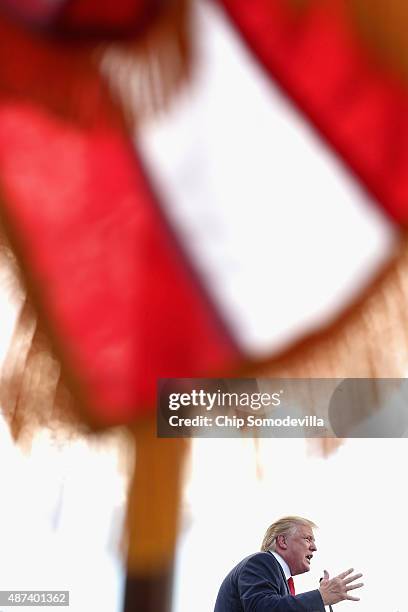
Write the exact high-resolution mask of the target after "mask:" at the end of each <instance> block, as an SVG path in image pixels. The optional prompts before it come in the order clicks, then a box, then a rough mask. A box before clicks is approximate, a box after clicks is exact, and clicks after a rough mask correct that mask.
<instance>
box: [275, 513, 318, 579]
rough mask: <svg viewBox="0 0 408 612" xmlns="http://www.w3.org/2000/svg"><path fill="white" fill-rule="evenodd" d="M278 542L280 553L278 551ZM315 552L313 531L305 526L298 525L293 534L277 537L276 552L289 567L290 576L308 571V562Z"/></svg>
mask: <svg viewBox="0 0 408 612" xmlns="http://www.w3.org/2000/svg"><path fill="white" fill-rule="evenodd" d="M279 541H280V544H281V545H282V551H279ZM316 550H317V548H316V544H315V539H314V535H313V530H312V528H311V527H308V526H306V525H298V526H297V527H296V530H295V531H294V532H293V533H290V534H287V535H285V536H278V549H277V552H278V553H279V554H281V556H282V557H283V558H284V559H285V561H286V563H287V564H288V565H289V567H290V571H291V574H292V576H296V575H297V574H303V573H304V572H308V571H309V570H310V562H311V560H312V557H313V553H314V552H315V551H316Z"/></svg>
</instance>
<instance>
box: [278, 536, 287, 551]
mask: <svg viewBox="0 0 408 612" xmlns="http://www.w3.org/2000/svg"><path fill="white" fill-rule="evenodd" d="M276 544H277V545H278V548H281V549H283V550H285V549H286V548H287V547H288V544H287V542H286V536H284V535H283V534H280V535H278V536H277V537H276Z"/></svg>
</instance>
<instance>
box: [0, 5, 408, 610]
mask: <svg viewBox="0 0 408 612" xmlns="http://www.w3.org/2000/svg"><path fill="white" fill-rule="evenodd" d="M197 19H199V20H200V23H201V34H200V36H199V37H198V42H199V44H200V46H201V50H202V55H201V58H202V59H201V67H200V71H199V76H198V77H197V79H196V81H195V85H194V87H193V89H192V90H191V92H190V93H189V94H188V95H186V96H184V98H183V101H182V103H180V105H179V106H178V107H177V109H176V111H174V112H173V113H172V114H171V116H170V117H168V118H166V123H163V122H158V123H156V124H154V125H151V126H149V127H147V128H146V129H145V130H144V132H143V134H142V135H141V141H142V149H143V152H144V154H145V156H146V159H147V160H148V161H149V163H152V164H153V163H154V164H155V171H154V173H155V176H156V179H157V180H158V181H159V183H160V185H161V186H162V188H163V189H166V193H167V194H168V199H167V213H168V214H169V216H170V218H171V220H172V222H173V223H174V226H175V228H176V229H177V231H178V232H179V233H180V235H181V236H183V238H184V239H185V244H186V248H187V250H188V251H189V253H190V255H191V256H192V257H193V258H194V262H195V265H196V266H197V268H198V269H199V270H200V271H201V273H202V274H204V276H205V278H206V281H207V283H208V287H209V291H210V293H211V295H212V297H213V299H214V300H215V301H216V302H217V304H218V305H219V307H220V309H221V310H222V312H223V313H224V316H225V317H226V318H227V319H228V321H229V322H230V325H231V326H232V327H233V328H234V329H235V330H236V333H238V334H239V338H240V341H241V343H242V345H243V346H245V347H246V348H247V350H249V351H252V352H259V351H261V352H262V351H265V350H267V348H271V347H275V348H276V347H278V346H280V345H281V344H282V342H286V341H288V340H290V339H291V338H293V337H294V335H295V334H296V333H299V331H300V330H302V329H305V327H306V328H310V327H313V326H314V325H316V324H318V323H319V322H321V320H322V319H324V318H326V317H328V316H330V313H333V310H336V309H337V308H340V307H341V305H342V304H343V303H344V302H345V301H346V300H347V298H348V297H349V296H350V295H351V294H353V292H354V291H356V290H358V289H359V288H361V284H362V283H364V282H365V281H366V279H367V278H368V277H369V275H370V273H372V272H373V271H375V269H376V267H377V265H378V263H380V262H381V261H383V260H384V259H386V257H387V254H388V253H389V251H390V248H391V243H392V238H393V231H392V228H391V227H390V226H389V225H388V224H387V223H386V221H385V220H384V218H382V216H381V215H380V214H379V213H378V212H377V211H376V210H375V208H372V207H371V206H370V204H369V203H368V201H367V199H366V198H365V197H363V195H362V194H361V192H360V191H359V189H358V188H357V187H356V186H355V185H354V184H353V183H352V182H351V181H350V180H349V179H348V178H347V177H346V175H345V173H344V171H343V170H342V169H341V167H340V166H339V164H338V163H337V162H336V161H335V159H334V158H333V156H331V155H329V154H328V153H327V152H325V151H323V150H322V149H321V148H320V146H319V143H318V141H317V139H316V138H315V136H314V135H313V133H312V132H311V130H310V129H309V128H308V127H305V125H303V123H302V122H301V121H300V120H299V118H298V117H297V116H296V115H295V114H294V112H293V110H291V109H289V108H288V107H287V106H286V105H285V104H284V102H283V99H282V97H281V96H280V94H279V93H278V92H277V91H275V90H273V88H272V87H271V86H270V85H269V84H267V83H266V81H265V79H264V78H263V76H262V74H261V73H260V71H259V70H257V69H256V68H255V67H254V66H253V65H252V64H251V62H250V61H249V59H248V57H247V55H246V54H245V52H243V51H242V49H241V47H240V45H239V43H238V42H237V40H236V39H235V38H234V37H233V36H232V35H231V34H230V32H229V31H228V29H227V28H226V26H225V24H223V22H222V20H220V17H219V15H217V13H216V11H215V10H213V9H209V8H207V10H206V11H200V13H199V14H198V15H197ZM255 152H256V154H257V157H256V162H257V163H256V164H255V163H254V159H255ZM271 179H272V180H271ZM164 186H165V187H164ZM294 221H295V222H294ZM294 245H296V251H295V250H294V248H293V247H294ZM1 300H2V301H1V302H0V317H1V319H0V320H1V342H0V359H1V356H2V355H3V354H4V351H5V349H6V347H7V342H8V339H9V336H10V333H11V330H12V325H13V320H14V318H15V312H14V311H13V308H12V305H11V304H10V303H9V302H8V299H7V295H3V296H2V298H1ZM407 459H408V446H407V441H406V440H405V439H399V440H352V441H348V442H346V443H345V444H344V445H343V446H342V447H341V448H340V449H339V450H338V451H336V453H335V454H333V455H332V456H331V457H330V458H328V459H322V458H319V457H317V456H316V455H313V453H312V452H311V448H310V446H309V445H308V444H307V443H306V442H305V441H304V440H273V439H268V440H263V441H261V442H260V445H259V452H258V455H257V454H256V453H255V447H254V444H253V443H252V442H251V441H248V440H210V439H205V440H203V439H201V440H197V441H195V442H194V445H193V452H192V458H191V471H190V476H189V480H188V482H187V483H186V487H185V500H184V505H183V508H184V510H183V528H182V533H181V536H180V543H179V550H178V558H177V580H176V589H175V596H174V610H173V612H193V611H194V612H211V610H212V608H213V605H214V601H215V597H216V593H217V589H218V587H219V584H220V583H221V581H222V579H223V577H224V575H225V574H226V573H227V571H229V569H231V567H232V566H233V565H234V564H235V563H237V562H238V561H239V560H240V559H241V558H242V557H244V556H246V555H247V554H250V553H252V552H254V551H255V550H258V549H259V546H260V542H261V540H262V537H263V533H264V531H265V529H266V527H267V526H268V525H269V524H270V523H271V522H272V521H273V520H275V519H276V518H278V517H279V516H281V515H284V514H293V513H295V514H300V515H305V516H307V517H309V518H311V519H313V520H314V521H315V522H316V523H317V524H318V525H319V530H318V533H317V545H318V549H319V550H318V552H317V554H316V555H315V557H314V559H313V562H312V569H311V572H310V573H308V574H307V575H305V576H302V577H300V578H298V579H297V580H296V584H297V589H298V591H301V590H306V589H309V588H315V587H316V585H317V583H318V579H319V577H320V576H321V575H322V572H323V569H325V568H326V569H328V570H329V571H330V573H333V574H335V573H338V572H340V571H342V570H344V569H346V568H348V567H350V566H354V567H355V568H356V569H358V570H360V571H363V572H364V574H365V578H364V581H365V583H366V586H365V588H364V590H363V591H362V593H361V597H362V599H361V602H360V603H354V604H353V603H350V604H349V603H342V604H339V605H338V606H337V607H336V608H335V610H339V611H340V610H344V612H347V611H348V610H350V611H351V610H355V612H373V610H379V611H381V612H408V603H407V602H406V594H405V587H404V578H405V557H406V553H405V551H406V550H408V533H407V529H406V525H405V517H406V516H407V510H408V508H407V501H406V495H405V486H404V484H403V483H404V481H405V478H404V466H405V465H406V463H407ZM257 463H258V464H259V465H260V466H261V467H262V472H263V477H262V478H261V479H259V478H257ZM118 466H119V454H118V450H117V448H116V446H115V440H114V439H112V440H111V441H110V443H107V445H106V448H101V447H99V448H96V447H95V446H92V445H89V444H88V443H86V442H84V441H78V442H75V443H71V444H68V445H65V446H64V445H63V446H59V447H57V446H55V445H53V444H52V443H51V441H50V439H49V437H48V436H47V435H46V434H42V435H40V436H39V437H38V438H37V439H36V441H35V443H34V446H33V450H32V453H31V455H30V456H26V455H24V454H22V452H21V451H20V450H18V449H16V448H15V447H14V446H13V444H12V442H11V440H10V436H9V434H8V431H7V429H6V427H5V425H3V424H1V423H0V490H1V491H2V496H1V500H0V590H11V589H17V588H18V589H24V590H27V589H37V590H38V589H69V590H70V591H71V606H70V610H71V611H72V612H88V611H89V610H93V609H94V610H98V612H120V610H121V597H122V589H123V572H122V568H121V562H120V558H119V555H118V550H117V544H118V535H119V533H120V527H121V521H122V520H123V508H124V500H125V479H124V477H123V476H122V475H121V474H120V471H119V469H118ZM290 482H292V484H290ZM385 565H386V566H387V567H385ZM391 574H392V575H393V578H392V579H391ZM398 583H399V584H398ZM2 609H4V610H6V609H7V608H5V607H4V606H3V607H2ZM11 609H12V608H10V610H11Z"/></svg>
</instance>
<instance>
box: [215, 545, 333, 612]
mask: <svg viewBox="0 0 408 612" xmlns="http://www.w3.org/2000/svg"><path fill="white" fill-rule="evenodd" d="M214 612H324V605H323V600H322V597H321V595H320V592H319V591H318V590H317V589H316V590H315V591H309V592H308V593H301V594H300V595H295V596H293V595H290V593H289V588H288V583H287V581H286V578H285V574H284V572H283V569H282V567H281V566H280V564H279V563H278V561H277V560H276V559H275V557H274V556H273V555H272V554H271V553H269V552H259V553H255V554H254V555H250V556H249V557H246V558H245V559H243V560H242V561H241V562H240V563H238V565H236V566H235V567H234V568H233V569H232V570H231V571H230V573H229V574H228V575H227V576H226V578H225V579H224V581H223V583H222V585H221V587H220V590H219V592H218V597H217V601H216V603H215V609H214Z"/></svg>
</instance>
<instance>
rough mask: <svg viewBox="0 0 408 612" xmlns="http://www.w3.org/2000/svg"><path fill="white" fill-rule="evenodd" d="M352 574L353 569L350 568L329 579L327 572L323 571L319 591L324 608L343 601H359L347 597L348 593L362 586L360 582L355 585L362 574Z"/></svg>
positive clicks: (356, 598) (355, 598)
mask: <svg viewBox="0 0 408 612" xmlns="http://www.w3.org/2000/svg"><path fill="white" fill-rule="evenodd" d="M353 572H354V569H353V568H351V569H348V570H346V571H345V572H342V573H341V574H339V575H338V576H336V577H335V578H330V577H329V574H328V572H327V571H326V570H324V578H323V579H322V581H321V582H320V588H319V591H320V594H321V596H322V599H323V603H324V605H325V606H328V605H330V604H336V603H338V602H339V601H344V600H345V599H349V600H351V601H360V600H359V598H358V597H352V596H351V595H349V591H352V590H353V589H359V588H360V587H362V586H363V583H362V582H358V583H355V581H356V580H358V579H359V578H361V576H362V575H363V574H353Z"/></svg>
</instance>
